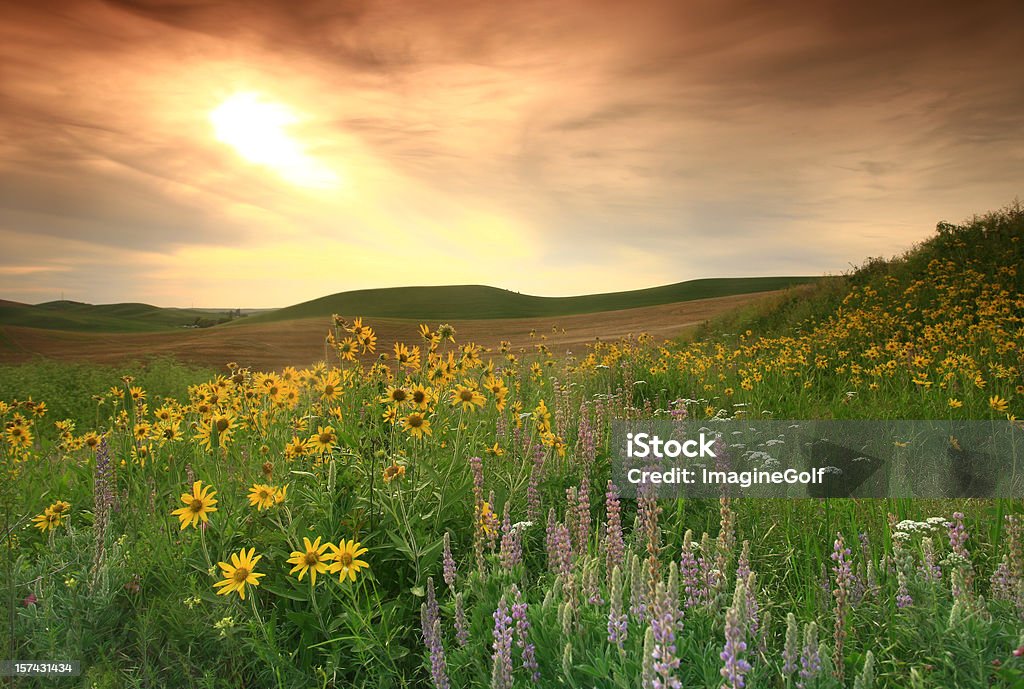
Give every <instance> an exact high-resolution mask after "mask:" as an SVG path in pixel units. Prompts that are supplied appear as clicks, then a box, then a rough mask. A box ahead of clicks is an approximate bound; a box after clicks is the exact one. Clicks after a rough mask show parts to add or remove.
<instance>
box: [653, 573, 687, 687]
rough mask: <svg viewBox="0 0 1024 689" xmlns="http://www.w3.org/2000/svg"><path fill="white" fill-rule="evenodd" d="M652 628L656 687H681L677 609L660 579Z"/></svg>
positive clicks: (656, 592) (656, 589)
mask: <svg viewBox="0 0 1024 689" xmlns="http://www.w3.org/2000/svg"><path fill="white" fill-rule="evenodd" d="M651 630H652V631H653V632H654V648H653V649H652V651H651V656H652V657H653V659H654V666H653V669H654V674H655V677H654V682H653V686H654V689H679V688H680V687H682V683H681V682H680V681H679V678H678V677H676V676H675V672H676V670H678V669H679V658H677V657H676V611H675V610H673V606H672V603H671V601H670V600H669V596H668V593H667V591H666V588H665V583H664V582H662V581H659V582H658V583H657V585H656V586H655V594H654V610H653V614H652V615H651Z"/></svg>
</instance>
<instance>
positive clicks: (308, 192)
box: [0, 0, 1024, 308]
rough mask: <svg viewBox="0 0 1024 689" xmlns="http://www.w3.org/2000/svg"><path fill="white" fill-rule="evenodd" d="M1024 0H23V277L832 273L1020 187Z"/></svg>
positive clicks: (619, 285) (9, 273) (12, 36)
mask: <svg viewBox="0 0 1024 689" xmlns="http://www.w3.org/2000/svg"><path fill="white" fill-rule="evenodd" d="M1022 27H1024V3H1021V2H1019V1H1017V0H1011V1H1007V2H984V1H983V2H971V3H965V2H945V3H943V2H902V3H890V2H888V1H886V2H877V1H875V0H865V1H862V2H832V1H830V0H812V1H807V2H803V1H800V2H798V1H796V0H779V1H775V2H762V1H760V0H692V1H691V0H634V1H633V2H628V3H627V2H621V0H614V1H611V0H547V1H540V0H515V1H514V2H496V1H479V2H471V1H469V0H435V1H433V2H422V1H421V0H401V1H399V0H380V1H373V0H354V1H349V0H329V1H321V0H316V1H306V0H281V1H277V0H268V1H262V0H237V1H232V2H205V1H203V0H108V1H106V2H97V1H94V0H82V1H81V2H72V1H62V2H57V1H55V0H33V2H30V3H26V2H21V1H18V2H15V1H13V0H4V2H0V247H2V250H0V298H3V299H10V300H16V301H23V302H28V303H38V302H43V301H49V300H52V299H59V298H61V297H63V298H66V299H74V300H77V301H86V302H91V303H111V302H123V301H141V302H147V303H151V304H156V305H159V306H193V305H194V306H196V307H246V308H249V307H277V306H285V305H288V304H291V303H296V302H300V301H304V300H307V299H312V298H316V297H319V296H322V295H325V294H330V293H334V292H339V291H345V290H350V289H361V288H368V287H389V286H400V285H440V284H487V285H493V286H496V287H503V288H506V289H513V290H517V291H520V292H525V293H530V294H541V295H550V296H559V295H569V294H584V293H594V292H607V291H614V290H621V289H636V288H642V287H649V286H654V285H661V284H667V283H672V282H679V281H683V280H689V279H694V278H701V277H720V276H757V275H821V274H825V273H837V272H842V271H844V270H848V269H850V268H851V267H852V266H853V265H857V264H859V263H861V262H863V261H864V260H865V259H866V258H868V257H870V256H891V255H894V254H897V253H900V252H902V251H903V250H905V249H907V248H910V247H911V246H912V245H913V244H914V243H915V242H918V241H921V240H922V239H925V238H926V237H928V236H929V235H930V234H931V233H932V231H933V229H934V227H935V224H936V223H937V222H938V221H940V220H948V221H954V222H955V221H959V220H963V219H965V218H967V217H970V216H971V215H973V214H975V213H983V212H986V211H989V210H994V209H997V208H1000V207H1002V206H1005V205H1006V204H1008V203H1010V202H1012V201H1013V200H1014V199H1015V198H1016V197H1019V196H1024V193H1022V191H1024V190H1022V187H1024V184H1022V182H1024V86H1022V84H1024V28H1022Z"/></svg>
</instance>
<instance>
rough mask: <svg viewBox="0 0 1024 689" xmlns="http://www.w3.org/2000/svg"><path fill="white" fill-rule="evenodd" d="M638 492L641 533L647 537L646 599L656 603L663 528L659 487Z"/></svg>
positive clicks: (647, 486)
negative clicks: (655, 589) (655, 588)
mask: <svg viewBox="0 0 1024 689" xmlns="http://www.w3.org/2000/svg"><path fill="white" fill-rule="evenodd" d="M637 492H638V496H637V517H638V519H639V521H640V526H641V529H642V530H641V533H643V534H644V535H645V536H646V537H647V539H646V540H647V596H646V599H647V600H648V601H649V602H650V603H654V587H655V585H656V582H658V581H661V571H660V569H661V558H660V557H659V554H660V552H661V527H659V526H658V516H659V515H660V514H661V505H659V504H658V494H657V487H656V486H655V485H654V484H653V483H651V484H641V485H640V486H638V487H637Z"/></svg>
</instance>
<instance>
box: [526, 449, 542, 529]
mask: <svg viewBox="0 0 1024 689" xmlns="http://www.w3.org/2000/svg"><path fill="white" fill-rule="evenodd" d="M532 450H533V466H532V467H531V468H530V482H529V484H527V486H526V518H527V520H529V521H532V522H536V521H539V520H540V515H541V511H540V510H541V507H540V490H539V487H540V481H541V478H542V477H543V474H544V445H543V444H541V443H536V444H535V445H533V446H532Z"/></svg>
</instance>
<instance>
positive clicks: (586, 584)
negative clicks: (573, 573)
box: [583, 560, 604, 605]
mask: <svg viewBox="0 0 1024 689" xmlns="http://www.w3.org/2000/svg"><path fill="white" fill-rule="evenodd" d="M597 563H598V561H597V560H588V561H587V564H586V565H584V567H583V595H584V596H586V597H587V603H589V604H590V605H604V598H602V597H601V587H600V586H599V585H598V576H597V566H598V564H597Z"/></svg>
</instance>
